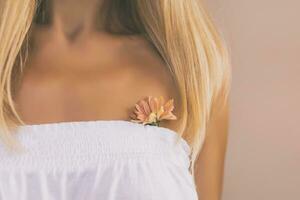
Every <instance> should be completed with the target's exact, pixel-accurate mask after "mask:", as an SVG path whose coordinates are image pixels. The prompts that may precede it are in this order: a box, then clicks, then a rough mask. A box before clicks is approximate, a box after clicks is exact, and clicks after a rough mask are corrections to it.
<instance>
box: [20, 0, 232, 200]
mask: <svg viewBox="0 0 300 200" xmlns="http://www.w3.org/2000/svg"><path fill="white" fill-rule="evenodd" d="M99 2H100V1H98V0H89V1H82V0H73V1H72V2H71V1H70V0H54V23H53V25H52V26H51V27H47V28H36V29H35V30H34V33H33V34H34V38H35V39H34V40H35V50H34V51H33V52H31V53H30V57H29V61H28V64H27V66H26V69H25V71H24V75H23V79H22V83H21V86H20V88H19V90H18V93H17V96H16V104H17V108H18V110H19V112H20V115H21V117H22V118H23V120H24V121H25V123H27V124H43V123H55V122H63V121H64V122H66V121H91V120H129V119H130V118H129V115H130V113H131V112H132V110H133V106H134V104H135V103H136V102H137V101H138V100H140V99H141V98H144V97H146V96H149V95H152V96H164V97H165V99H169V98H173V99H174V100H175V111H174V112H175V115H176V114H177V110H176V108H178V107H179V100H178V93H177V91H176V89H175V87H174V82H173V80H172V78H171V75H170V73H169V71H168V69H167V67H166V65H165V63H164V62H163V61H162V60H161V58H160V57H159V56H158V55H157V54H156V52H155V51H154V50H153V49H152V48H151V46H150V45H149V44H148V43H147V42H146V41H145V40H144V39H143V38H141V37H138V36H132V37H129V36H113V35H110V34H107V33H105V32H99V31H98V32H97V31H96V30H94V28H93V16H95V13H96V12H97V10H96V9H95V8H96V7H97V6H98V5H99ZM227 111H228V109H225V110H224V111H221V112H219V113H218V114H216V115H214V117H213V120H211V123H210V124H209V130H208V135H209V136H208V137H207V138H206V141H205V144H204V147H203V151H202V152H201V154H200V157H199V160H198V161H197V163H196V174H197V185H198V188H197V191H198V192H199V193H200V194H201V195H199V196H201V199H202V200H219V199H220V195H221V190H222V177H223V168H224V166H223V163H224V156H225V149H226V136H227V124H228V123H227V119H228V112H227ZM161 126H164V127H167V128H170V129H174V130H176V127H177V122H176V121H167V122H163V123H162V124H161Z"/></svg>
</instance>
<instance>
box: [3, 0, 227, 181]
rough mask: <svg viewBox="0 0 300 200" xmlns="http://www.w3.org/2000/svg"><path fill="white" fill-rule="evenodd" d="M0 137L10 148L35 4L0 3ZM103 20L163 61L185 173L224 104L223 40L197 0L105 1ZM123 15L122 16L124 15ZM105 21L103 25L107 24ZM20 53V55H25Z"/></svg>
mask: <svg viewBox="0 0 300 200" xmlns="http://www.w3.org/2000/svg"><path fill="white" fill-rule="evenodd" d="M0 3H1V4H2V5H1V4H0V5H1V6H0V8H2V10H1V11H0V14H1V18H0V44H1V48H0V127H2V128H3V130H4V131H2V132H1V134H0V137H1V139H2V140H3V141H4V143H6V144H8V145H10V146H12V144H13V143H14V142H15V140H14V138H13V135H12V134H11V132H10V131H9V130H10V129H11V128H12V127H14V126H17V125H18V123H21V124H22V123H23V122H22V120H21V118H20V117H19V115H18V113H17V111H16V108H15V104H14V100H13V89H14V87H15V86H14V84H16V83H17V81H18V77H19V75H20V73H21V72H22V70H21V69H22V67H23V63H24V57H25V54H26V53H24V51H22V49H26V46H27V42H26V41H27V39H26V38H27V37H28V35H29V30H30V27H31V25H32V24H33V21H34V16H35V15H36V14H37V13H40V12H38V11H37V8H38V2H37V0H15V1H11V0H2V1H1V2H0ZM105 4H106V6H105V8H106V11H107V12H106V13H105V15H104V16H105V17H104V19H105V18H106V19H109V20H110V21H108V20H107V21H105V22H107V23H105V28H106V30H107V31H109V32H111V33H114V34H142V35H143V36H144V37H145V38H146V39H148V40H149V41H150V42H151V43H152V44H153V46H154V47H155V48H156V50H157V51H158V53H159V54H160V55H161V57H162V58H163V59H164V60H165V62H166V63H167V66H168V68H169V70H170V73H171V74H172V77H173V78H174V80H175V82H176V84H177V88H178V91H179V94H180V103H181V108H180V117H179V119H178V120H179V121H180V128H179V130H178V132H179V134H180V136H182V137H183V138H185V139H186V141H187V142H188V143H189V144H190V145H191V147H192V154H191V157H190V158H191V171H192V174H193V175H194V164H195V161H196V159H197V157H198V155H199V153H200V150H201V147H202V144H203V142H204V138H205V134H206V129H207V124H208V122H209V119H210V116H211V114H212V112H213V110H218V109H217V108H215V107H216V105H224V104H225V102H226V101H227V99H228V93H229V86H230V77H231V76H230V74H231V73H230V66H229V61H228V55H227V50H226V48H225V45H224V42H223V40H222V39H221V37H220V36H219V34H218V32H217V31H216V29H215V27H214V25H213V23H212V20H211V19H210V17H209V16H208V14H207V12H206V11H205V10H204V8H203V6H202V5H201V3H200V2H199V0H176V1H175V0H151V1H149V0H110V1H106V3H105ZM124 16H126V17H124ZM108 22H109V23H108ZM25 52H26V51H25Z"/></svg>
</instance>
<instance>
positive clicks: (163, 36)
mask: <svg viewBox="0 0 300 200" xmlns="http://www.w3.org/2000/svg"><path fill="white" fill-rule="evenodd" d="M0 7H1V11H0V12H1V18H0V23H1V24H0V45H1V49H0V76H1V77H0V80H1V82H0V89H1V91H0V117H1V118H0V123H1V141H2V143H1V146H0V147H1V149H0V161H1V162H0V197H1V199H5V200H7V199H31V200H32V199H72V200H74V199H89V200H90V199H91V200H93V199H131V200H133V199H172V200H174V199H185V200H186V199H198V198H199V199H202V200H217V199H220V196H221V190H222V175H223V163H224V155H225V149H226V137H227V119H228V103H227V94H228V90H229V82H230V69H229V65H228V59H227V53H226V49H225V48H224V45H223V42H222V40H221V39H220V37H219V36H218V34H217V32H216V30H215V28H214V26H213V25H212V23H211V21H210V19H209V17H208V15H207V13H206V12H205V10H204V9H203V8H202V6H201V5H200V3H199V2H198V1H197V0H184V1H183V0H176V1H174V0H151V1H149V0H85V1H83V0H64V1H62V0H40V1H36V0H16V1H11V0H2V1H1V6H0ZM165 100H168V101H165ZM175 138H177V139H178V140H177V139H176V140H175ZM204 139H205V140H204ZM176 141H177V142H178V143H177V142H176ZM204 141H205V143H204ZM173 142H174V144H175V143H176V144H177V145H174V146H173ZM16 150H21V151H16Z"/></svg>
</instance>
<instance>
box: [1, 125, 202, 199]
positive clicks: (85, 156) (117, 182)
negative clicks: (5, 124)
mask: <svg viewBox="0 0 300 200" xmlns="http://www.w3.org/2000/svg"><path fill="white" fill-rule="evenodd" d="M16 136H17V139H18V140H19V141H20V142H21V143H22V144H23V146H24V147H25V150H24V151H23V152H22V153H12V152H8V151H7V150H6V149H5V148H4V147H3V146H2V144H1V145H0V200H197V199H198V197H197V192H196V188H195V183H194V181H193V178H192V175H191V174H190V172H189V164H190V162H189V154H190V151H191V149H190V146H189V145H188V143H187V142H186V141H185V140H184V139H183V138H181V137H180V136H179V135H178V134H177V133H176V132H175V131H173V130H171V129H168V128H164V127H157V126H149V125H146V126H144V125H142V124H137V123H134V122H130V121H122V120H107V121H105V120H103V121H101V120H99V121H82V122H61V123H49V124H40V125H25V126H20V127H19V129H18V131H17V135H16ZM177 139H178V140H177Z"/></svg>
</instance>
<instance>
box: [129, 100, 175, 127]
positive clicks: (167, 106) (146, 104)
mask: <svg viewBox="0 0 300 200" xmlns="http://www.w3.org/2000/svg"><path fill="white" fill-rule="evenodd" d="M173 110H174V100H173V99H170V100H168V101H167V102H165V101H164V98H163V96H160V97H159V98H156V97H152V96H148V98H145V99H142V100H140V101H138V102H137V103H136V104H135V110H134V114H133V115H132V118H133V119H132V120H131V121H132V122H137V123H142V124H143V125H154V126H159V122H161V121H162V120H175V119H177V117H176V116H175V115H174V114H173V113H172V111H173Z"/></svg>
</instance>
